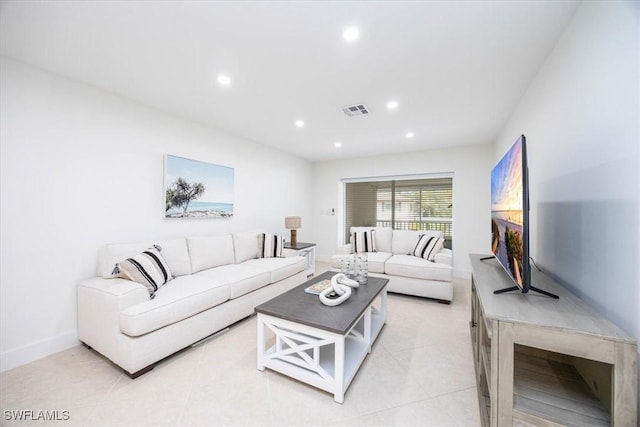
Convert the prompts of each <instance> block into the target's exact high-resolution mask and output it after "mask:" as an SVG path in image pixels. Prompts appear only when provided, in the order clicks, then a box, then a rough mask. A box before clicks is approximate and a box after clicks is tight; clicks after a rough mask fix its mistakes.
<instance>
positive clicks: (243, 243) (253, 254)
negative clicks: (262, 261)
mask: <svg viewBox="0 0 640 427" xmlns="http://www.w3.org/2000/svg"><path fill="white" fill-rule="evenodd" d="M260 233H263V231H260V230H256V231H245V232H243V233H234V234H233V248H234V251H235V256H236V258H235V260H236V264H240V263H241V262H244V261H246V260H248V259H254V258H257V257H258V240H257V239H258V234H260Z"/></svg>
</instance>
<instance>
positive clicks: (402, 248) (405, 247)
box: [391, 230, 442, 255]
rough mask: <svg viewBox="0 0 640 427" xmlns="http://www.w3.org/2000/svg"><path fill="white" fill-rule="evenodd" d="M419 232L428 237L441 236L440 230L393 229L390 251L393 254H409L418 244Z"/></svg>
mask: <svg viewBox="0 0 640 427" xmlns="http://www.w3.org/2000/svg"><path fill="white" fill-rule="evenodd" d="M421 234H423V235H425V236H428V237H432V236H433V237H442V232H441V231H431V230H420V231H413V230H394V231H393V238H392V240H391V249H392V250H391V252H392V253H393V254H394V255H396V254H401V255H411V254H412V253H413V250H414V249H415V248H416V245H417V244H418V240H420V235H421Z"/></svg>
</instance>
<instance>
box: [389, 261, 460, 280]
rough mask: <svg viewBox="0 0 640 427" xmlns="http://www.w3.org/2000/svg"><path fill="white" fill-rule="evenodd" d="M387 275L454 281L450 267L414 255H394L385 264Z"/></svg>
mask: <svg viewBox="0 0 640 427" xmlns="http://www.w3.org/2000/svg"><path fill="white" fill-rule="evenodd" d="M385 273H386V274H390V275H394V276H403V277H411V278H415V279H426V280H440V281H444V282H451V281H452V280H453V269H452V268H451V266H450V265H448V264H438V263H435V262H431V261H427V260H426V259H423V258H419V257H416V256H413V255H393V256H392V257H391V258H389V259H388V260H387V262H386V263H385Z"/></svg>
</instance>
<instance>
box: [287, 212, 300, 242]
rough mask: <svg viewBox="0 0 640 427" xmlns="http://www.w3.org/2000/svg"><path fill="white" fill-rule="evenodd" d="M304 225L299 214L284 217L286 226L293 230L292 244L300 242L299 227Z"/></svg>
mask: <svg viewBox="0 0 640 427" xmlns="http://www.w3.org/2000/svg"><path fill="white" fill-rule="evenodd" d="M301 225H302V218H301V217H299V216H286V217H284V227H285V228H287V229H289V230H291V246H296V245H297V244H298V240H297V236H296V234H297V230H296V229H297V228H300V226H301Z"/></svg>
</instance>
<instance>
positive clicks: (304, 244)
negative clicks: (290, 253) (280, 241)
mask: <svg viewBox="0 0 640 427" xmlns="http://www.w3.org/2000/svg"><path fill="white" fill-rule="evenodd" d="M315 245H316V244H315V243H307V242H298V243H296V244H295V245H292V244H291V242H286V243H285V244H284V247H285V248H286V249H297V250H300V249H307V248H310V247H313V246H315Z"/></svg>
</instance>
